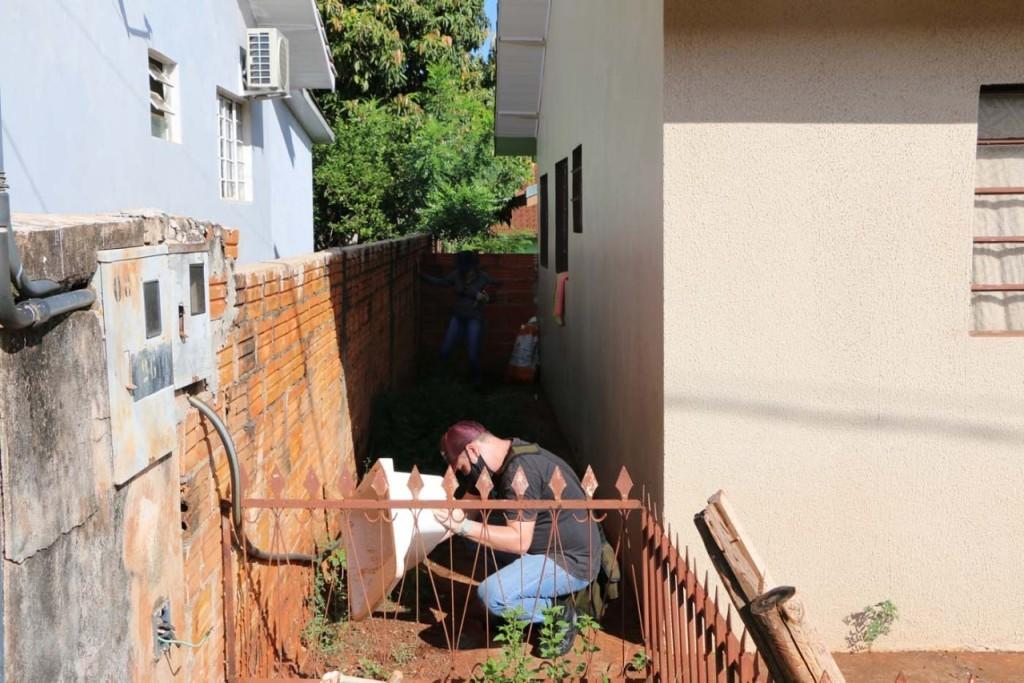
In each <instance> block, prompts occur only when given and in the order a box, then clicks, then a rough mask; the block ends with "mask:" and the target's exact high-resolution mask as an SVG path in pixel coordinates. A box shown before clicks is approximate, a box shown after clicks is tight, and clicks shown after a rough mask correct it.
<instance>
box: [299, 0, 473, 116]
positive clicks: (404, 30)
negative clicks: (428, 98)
mask: <svg viewBox="0 0 1024 683" xmlns="http://www.w3.org/2000/svg"><path fill="white" fill-rule="evenodd" d="M318 1H319V5H320V10H321V12H322V14H323V17H324V27H325V29H326V30H327V39H328V42H329V43H330V46H331V53H332V54H333V56H334V65H335V67H336V68H337V71H338V79H337V84H336V98H335V99H336V100H337V101H338V102H344V101H347V100H351V99H356V98H376V99H391V98H394V97H395V96H400V95H409V94H411V93H416V92H419V91H420V90H422V88H423V86H424V85H425V84H426V81H427V74H428V71H429V69H428V67H430V66H431V65H434V64H449V65H451V66H453V67H456V68H457V69H459V70H460V71H461V72H463V74H464V75H465V76H466V77H471V76H472V77H475V78H479V75H480V69H481V64H482V62H481V60H480V59H478V58H477V57H475V56H474V55H473V52H474V50H476V49H477V48H478V47H480V46H481V45H482V44H483V42H484V40H485V39H486V38H487V32H488V22H487V15H486V14H485V13H484V7H483V0H318Z"/></svg>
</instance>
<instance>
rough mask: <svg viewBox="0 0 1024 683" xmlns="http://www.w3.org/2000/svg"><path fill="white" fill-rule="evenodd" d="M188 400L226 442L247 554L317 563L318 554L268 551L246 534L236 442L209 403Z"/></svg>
mask: <svg viewBox="0 0 1024 683" xmlns="http://www.w3.org/2000/svg"><path fill="white" fill-rule="evenodd" d="M188 402H189V403H191V404H192V405H193V406H195V407H196V408H197V409H198V410H199V412H200V413H202V414H203V415H204V416H205V417H206V419H207V420H209V421H210V423H211V424H213V428H214V429H215V430H217V436H219V437H220V440H221V443H223V444H224V452H225V453H227V456H228V465H229V467H228V471H229V472H230V477H231V522H232V524H234V527H235V535H236V537H237V539H238V542H239V543H240V544H241V546H242V547H243V548H244V550H245V552H246V554H247V555H248V556H249V557H251V558H253V559H256V560H260V561H262V562H279V563H280V562H285V563H289V564H315V563H316V562H317V561H318V559H319V558H318V557H317V556H316V555H305V554H302V553H268V552H265V551H263V550H260V549H259V548H257V547H256V546H255V545H254V544H253V543H252V542H250V541H249V537H248V536H246V534H245V523H244V522H243V520H242V491H241V488H240V487H241V483H240V480H241V476H240V474H239V469H238V453H237V452H236V451H235V442H234V440H233V439H232V438H231V434H230V433H228V428H227V427H226V426H225V425H224V422H223V421H221V419H220V417H218V416H217V413H215V412H214V410H213V408H211V407H210V406H209V405H208V404H207V403H205V402H203V401H200V400H199V399H198V398H196V397H195V396H189V397H188Z"/></svg>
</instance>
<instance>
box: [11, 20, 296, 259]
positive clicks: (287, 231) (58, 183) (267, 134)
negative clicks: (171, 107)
mask: <svg viewBox="0 0 1024 683" xmlns="http://www.w3.org/2000/svg"><path fill="white" fill-rule="evenodd" d="M247 12H248V9H247V5H246V3H244V2H195V1H192V2H156V1H151V2H143V1H141V0H123V2H102V3H81V2H71V1H70V0H68V1H64V0H52V1H50V0H48V1H47V2H34V1H30V0H12V1H11V2H7V3H4V5H3V8H2V9H0V118H2V123H3V148H4V162H5V166H6V171H7V175H8V179H9V182H10V184H11V192H12V199H11V203H12V208H13V210H15V211H18V212H47V213H69V212H70V213H86V212H106V211H117V210H121V209H134V208H143V207H145V208H157V209H161V210H164V211H166V212H169V213H174V214H181V215H188V216H194V217H197V218H203V219H209V220H212V221H215V222H218V223H222V224H224V225H228V226H233V227H237V228H239V229H241V230H242V232H243V239H242V240H241V259H242V260H243V261H256V260H261V259H269V258H274V257H275V256H276V255H280V256H290V255H294V254H299V253H303V252H306V251H310V250H311V249H312V244H313V242H312V187H311V184H310V182H309V179H310V175H311V170H310V164H311V161H310V145H309V140H308V138H307V137H306V135H305V133H304V131H302V130H301V129H300V127H299V126H298V124H297V123H296V121H295V119H294V117H293V116H292V114H291V112H290V111H289V110H288V108H287V107H286V106H284V105H283V103H281V102H267V101H264V102H254V103H252V104H251V105H250V109H251V111H250V120H251V123H252V127H251V129H250V133H251V142H252V161H253V167H252V168H253V192H252V201H228V200H222V199H221V198H220V194H219V185H218V163H219V162H218V152H217V150H218V139H217V92H218V89H223V90H224V91H227V92H230V93H235V94H240V93H241V90H242V84H241V66H240V65H241V58H242V57H241V48H242V46H243V44H244V41H245V29H246V25H247V23H251V18H250V17H248V16H247V15H246V13H247ZM150 49H153V50H156V51H157V52H160V53H162V54H163V55H166V56H167V57H168V58H170V59H171V60H173V61H175V62H177V64H178V81H179V84H180V91H181V93H180V94H181V96H180V105H179V111H180V118H181V142H180V144H179V143H172V142H167V141H164V140H160V139H157V138H154V137H153V136H152V135H151V133H150V120H149V82H148V71H147V51H148V50H150Z"/></svg>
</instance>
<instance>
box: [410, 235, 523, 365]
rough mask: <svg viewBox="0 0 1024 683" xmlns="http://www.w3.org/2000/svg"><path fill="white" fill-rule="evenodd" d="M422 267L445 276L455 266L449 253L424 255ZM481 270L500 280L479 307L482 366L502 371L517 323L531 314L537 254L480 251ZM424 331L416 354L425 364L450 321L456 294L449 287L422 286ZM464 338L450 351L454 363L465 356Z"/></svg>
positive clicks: (434, 273)
mask: <svg viewBox="0 0 1024 683" xmlns="http://www.w3.org/2000/svg"><path fill="white" fill-rule="evenodd" d="M422 267H423V271H424V272H425V273H429V274H431V275H437V276H441V275H446V274H447V273H450V272H451V271H452V269H453V268H454V256H452V255H451V254H426V255H425V256H424V257H423V266H422ZM480 268H481V270H483V271H485V272H487V273H488V274H489V275H490V276H491V277H494V278H496V279H498V280H500V281H501V283H502V284H501V286H500V287H498V288H497V290H495V291H496V293H495V295H494V296H493V298H492V301H491V303H489V304H488V305H487V306H486V307H485V309H484V315H485V325H486V327H485V330H484V350H483V367H484V372H485V373H488V374H492V375H493V374H500V373H503V372H504V371H505V365H506V364H507V363H508V358H509V354H511V352H512V345H513V344H514V343H515V338H516V333H517V332H518V331H519V326H520V325H522V324H523V323H525V322H526V321H527V320H529V319H530V317H531V316H533V315H536V311H537V306H536V304H535V302H534V289H535V285H536V282H537V256H536V255H534V254H483V255H481V256H480ZM421 296H422V300H423V329H422V334H421V335H420V353H421V358H422V360H423V362H424V363H433V362H436V358H437V353H438V350H439V349H440V348H441V341H442V340H443V339H444V333H445V330H446V329H447V327H448V321H449V320H450V319H451V311H452V304H453V303H454V301H455V299H454V297H455V294H454V292H453V291H452V289H450V288H444V287H431V286H424V287H423V289H422V294H421ZM464 349H465V341H464V340H463V342H461V343H460V346H459V348H458V350H457V352H456V354H454V355H453V361H455V360H456V359H463V358H465V351H464Z"/></svg>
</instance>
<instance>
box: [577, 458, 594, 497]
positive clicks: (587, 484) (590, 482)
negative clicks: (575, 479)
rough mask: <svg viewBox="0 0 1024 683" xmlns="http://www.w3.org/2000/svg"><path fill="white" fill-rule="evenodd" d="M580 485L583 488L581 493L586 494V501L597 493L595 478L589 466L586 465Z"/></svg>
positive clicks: (592, 469)
mask: <svg viewBox="0 0 1024 683" xmlns="http://www.w3.org/2000/svg"><path fill="white" fill-rule="evenodd" d="M580 484H581V485H582V486H583V493H585V494H586V496H587V499H588V500H590V499H592V498H593V497H594V493H595V492H596V491H597V477H595V476H594V468H593V467H591V466H590V465H587V471H586V472H585V473H584V474H583V480H582V481H581V482H580Z"/></svg>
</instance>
